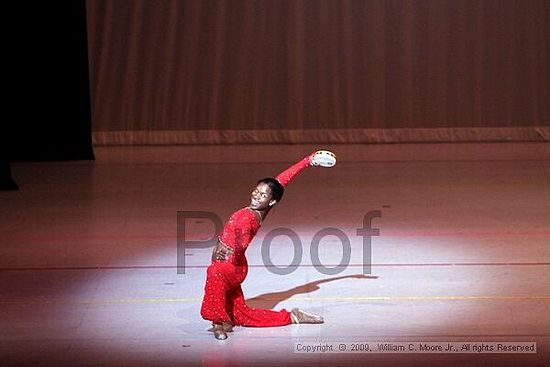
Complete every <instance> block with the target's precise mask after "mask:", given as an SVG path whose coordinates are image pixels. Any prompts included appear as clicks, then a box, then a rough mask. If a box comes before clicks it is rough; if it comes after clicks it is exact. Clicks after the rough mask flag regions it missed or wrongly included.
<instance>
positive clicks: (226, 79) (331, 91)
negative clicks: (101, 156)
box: [87, 0, 550, 145]
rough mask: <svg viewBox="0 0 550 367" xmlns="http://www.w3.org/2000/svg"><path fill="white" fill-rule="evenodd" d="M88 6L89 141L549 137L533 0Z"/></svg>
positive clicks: (99, 0) (130, 1) (548, 7)
mask: <svg viewBox="0 0 550 367" xmlns="http://www.w3.org/2000/svg"><path fill="white" fill-rule="evenodd" d="M87 7H88V9H87V10H88V41H89V54H90V74H91V76H90V78H91V93H92V120H93V137H94V143H95V144H100V145H103V144H138V143H139V144H172V143H174V144H189V143H199V144H214V143H216V144H224V143H232V144H233V143H235V144H239V143H248V142H260V143H270V142H273V143H279V142H297V143H300V142H313V143H315V142H323V141H312V139H313V140H315V139H321V140H323V139H325V140H326V139H329V140H331V141H332V140H334V139H336V140H339V141H340V142H401V141H422V139H427V140H426V141H465V140H468V139H471V140H472V141H505V140H514V141H517V140H525V139H528V140H532V139H534V140H535V141H537V140H540V139H544V138H543V137H544V136H545V137H546V140H547V137H548V133H547V130H546V129H545V128H546V127H547V126H550V112H549V108H548V101H549V100H550V89H549V85H550V83H549V82H550V76H549V72H548V64H550V50H549V49H550V42H549V41H548V39H549V35H550V2H548V1H546V0H528V1H513V0H498V1H497V0H462V1H461V0H457V1H450V0H449V1H412V0H410V1H405V0H384V1H382V0H380V1H374V0H373V1H366V0H365V1H360V0H277V1H274V0H263V1H262V0H240V1H225V0H218V1H212V0H201V1H192V0H189V1H179V0H118V1H111V0H88V2H87ZM541 132H542V133H541ZM336 137H337V138H336ZM468 141H470V140H468Z"/></svg>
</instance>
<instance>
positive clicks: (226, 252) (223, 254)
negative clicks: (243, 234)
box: [212, 242, 233, 262]
mask: <svg viewBox="0 0 550 367" xmlns="http://www.w3.org/2000/svg"><path fill="white" fill-rule="evenodd" d="M231 255H233V249H232V248H230V247H228V246H225V245H223V244H222V243H220V242H218V243H217V244H216V246H214V249H213V250H212V261H214V260H217V261H224V262H225V261H227V259H229V257H230V256H231Z"/></svg>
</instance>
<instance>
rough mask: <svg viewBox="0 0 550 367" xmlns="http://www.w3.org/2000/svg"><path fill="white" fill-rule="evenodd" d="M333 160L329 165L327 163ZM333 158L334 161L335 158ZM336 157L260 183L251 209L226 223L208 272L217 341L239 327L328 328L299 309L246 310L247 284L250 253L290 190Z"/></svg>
mask: <svg viewBox="0 0 550 367" xmlns="http://www.w3.org/2000/svg"><path fill="white" fill-rule="evenodd" d="M327 157H328V159H329V164H327V163H326V159H327ZM331 157H332V158H331ZM335 163H336V159H335V156H334V154H333V153H331V152H327V151H317V152H314V153H312V154H310V155H308V156H307V157H305V158H304V159H302V160H301V161H299V162H298V163H296V164H294V165H293V166H291V167H290V168H288V169H287V170H285V171H284V172H282V173H280V174H279V175H278V176H277V177H276V178H275V179H273V178H264V179H262V180H260V181H258V184H257V186H256V188H255V189H254V190H253V191H252V196H251V200H250V205H249V206H247V207H244V208H242V209H239V210H237V211H236V212H235V213H233V214H232V215H231V217H230V218H229V220H228V221H227V223H226V224H225V226H224V228H223V231H222V234H221V235H220V237H219V240H218V243H217V245H216V246H215V247H214V250H213V252H212V263H211V264H210V266H209V267H208V269H207V276H206V285H205V287H204V298H203V301H202V307H201V315H202V317H203V318H204V319H205V320H210V321H212V328H211V329H210V331H213V332H214V336H215V337H216V338H217V339H226V338H227V334H226V333H227V332H230V331H232V329H233V325H239V326H255V327H269V326H283V325H289V324H292V323H322V322H323V318H322V317H321V316H317V315H313V314H310V313H307V312H304V311H302V310H300V309H298V308H293V309H292V310H291V311H290V312H288V311H287V310H285V309H282V310H280V311H273V310H265V309H259V308H254V307H249V306H247V305H246V303H245V300H244V295H243V292H242V289H241V283H242V282H243V281H244V279H245V278H246V275H247V273H248V265H247V261H246V257H245V251H246V248H247V247H248V245H249V244H250V242H251V241H252V239H253V238H254V236H255V235H256V233H257V232H258V230H259V229H260V226H261V224H262V221H263V220H264V219H265V217H266V216H267V214H268V213H269V211H270V210H271V208H273V206H274V205H275V204H276V203H277V202H278V201H280V200H281V198H282V196H283V193H284V187H285V186H286V185H287V184H288V183H289V182H290V181H291V180H292V179H293V178H294V176H296V175H297V174H298V173H300V172H301V171H302V170H303V169H304V168H306V167H308V166H317V165H322V166H325V167H328V166H332V165H334V164H335Z"/></svg>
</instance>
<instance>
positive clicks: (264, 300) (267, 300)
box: [246, 274, 378, 309]
mask: <svg viewBox="0 0 550 367" xmlns="http://www.w3.org/2000/svg"><path fill="white" fill-rule="evenodd" d="M347 278H355V279H377V278H378V277H377V276H372V275H365V274H356V275H344V276H340V277H334V278H327V279H321V280H316V281H314V282H309V283H306V284H303V285H299V286H297V287H294V288H291V289H287V290H286V291H280V292H272V293H264V294H260V295H259V296H256V297H253V298H249V299H247V300H246V304H247V305H248V306H250V307H256V308H265V309H272V308H275V306H277V304H279V303H280V302H283V301H285V300H287V299H289V298H290V297H292V296H294V295H296V294H304V293H311V292H315V291H316V290H318V289H320V288H319V284H323V283H328V282H333V281H335V280H341V279H347Z"/></svg>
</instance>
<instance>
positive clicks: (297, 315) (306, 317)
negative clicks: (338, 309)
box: [290, 308, 325, 324]
mask: <svg viewBox="0 0 550 367" xmlns="http://www.w3.org/2000/svg"><path fill="white" fill-rule="evenodd" d="M290 318H291V319H292V323H293V324H322V323H324V322H325V320H324V319H323V317H322V316H319V315H315V314H312V313H308V312H305V311H302V310H300V309H299V308H293V309H292V310H291V311H290Z"/></svg>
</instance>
